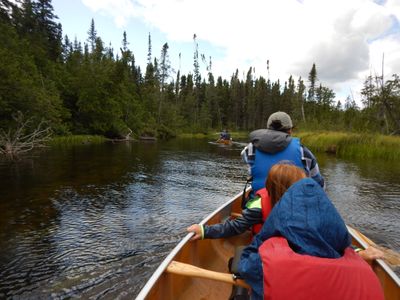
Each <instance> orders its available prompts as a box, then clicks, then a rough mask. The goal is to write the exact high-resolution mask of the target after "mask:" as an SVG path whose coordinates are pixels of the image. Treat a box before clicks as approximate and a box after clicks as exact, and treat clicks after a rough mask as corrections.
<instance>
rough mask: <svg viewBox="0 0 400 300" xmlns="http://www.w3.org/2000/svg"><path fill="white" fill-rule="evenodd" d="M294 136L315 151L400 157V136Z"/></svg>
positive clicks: (336, 133) (376, 156) (355, 156)
mask: <svg viewBox="0 0 400 300" xmlns="http://www.w3.org/2000/svg"><path fill="white" fill-rule="evenodd" d="M294 136H297V137H299V138H301V142H302V143H303V144H304V145H306V146H307V147H308V148H310V149H311V150H312V151H316V152H328V153H334V154H336V155H337V156H338V157H346V158H362V159H364V158H365V159H369V158H380V159H386V160H395V159H399V158H400V137H397V136H385V135H379V134H355V133H344V132H302V133H295V134H294Z"/></svg>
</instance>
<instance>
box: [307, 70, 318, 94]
mask: <svg viewBox="0 0 400 300" xmlns="http://www.w3.org/2000/svg"><path fill="white" fill-rule="evenodd" d="M317 80H318V78H317V68H316V67H315V63H313V65H312V68H311V70H310V73H309V74H308V81H309V82H310V86H309V89H308V100H309V101H315V85H316V82H317Z"/></svg>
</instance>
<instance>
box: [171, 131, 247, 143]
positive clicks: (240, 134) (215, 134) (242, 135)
mask: <svg viewBox="0 0 400 300" xmlns="http://www.w3.org/2000/svg"><path fill="white" fill-rule="evenodd" d="M229 133H230V134H231V137H232V140H233V141H235V140H243V139H246V140H247V139H248V137H249V132H248V131H229ZM219 134H220V132H219V131H212V132H209V133H207V134H204V133H181V134H179V135H178V137H179V138H191V139H204V138H207V139H210V140H217V139H218V138H219Z"/></svg>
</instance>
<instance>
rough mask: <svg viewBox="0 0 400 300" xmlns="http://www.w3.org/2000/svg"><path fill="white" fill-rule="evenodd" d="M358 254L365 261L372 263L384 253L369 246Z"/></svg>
mask: <svg viewBox="0 0 400 300" xmlns="http://www.w3.org/2000/svg"><path fill="white" fill-rule="evenodd" d="M358 254H359V255H360V256H361V257H362V258H363V259H364V260H366V261H372V260H374V259H378V258H383V257H384V253H383V252H382V251H381V250H379V249H377V248H375V247H373V246H369V247H368V248H367V249H365V250H363V251H360V252H358Z"/></svg>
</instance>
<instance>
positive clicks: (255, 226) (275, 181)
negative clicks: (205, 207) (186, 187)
mask: <svg viewBox="0 0 400 300" xmlns="http://www.w3.org/2000/svg"><path fill="white" fill-rule="evenodd" d="M305 177H306V174H305V172H304V170H303V169H300V168H298V167H296V166H295V165H293V164H292V163H290V162H287V161H282V162H279V163H278V164H275V165H274V166H272V168H271V170H270V171H269V175H268V178H267V181H266V182H265V184H264V187H263V188H262V189H260V190H258V191H256V193H255V197H254V198H253V199H251V200H250V201H248V202H247V203H246V206H245V208H244V209H243V210H242V215H241V216H239V217H237V218H234V219H228V220H226V221H225V222H224V223H219V224H214V225H200V224H193V225H191V226H189V227H188V228H187V231H188V232H194V233H195V234H194V236H193V237H192V241H194V240H198V239H216V238H226V237H231V236H234V235H238V234H241V233H243V232H245V231H246V230H248V229H251V230H252V233H253V234H257V233H258V232H259V231H260V229H261V227H262V224H263V223H264V221H265V219H266V218H267V217H268V215H269V213H270V211H271V209H272V207H273V205H274V204H275V203H276V202H277V201H278V200H279V198H280V197H281V196H282V195H283V194H284V193H285V191H286V190H287V189H288V188H289V187H290V186H291V185H292V184H293V183H295V182H297V181H298V180H300V179H303V178H305Z"/></svg>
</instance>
